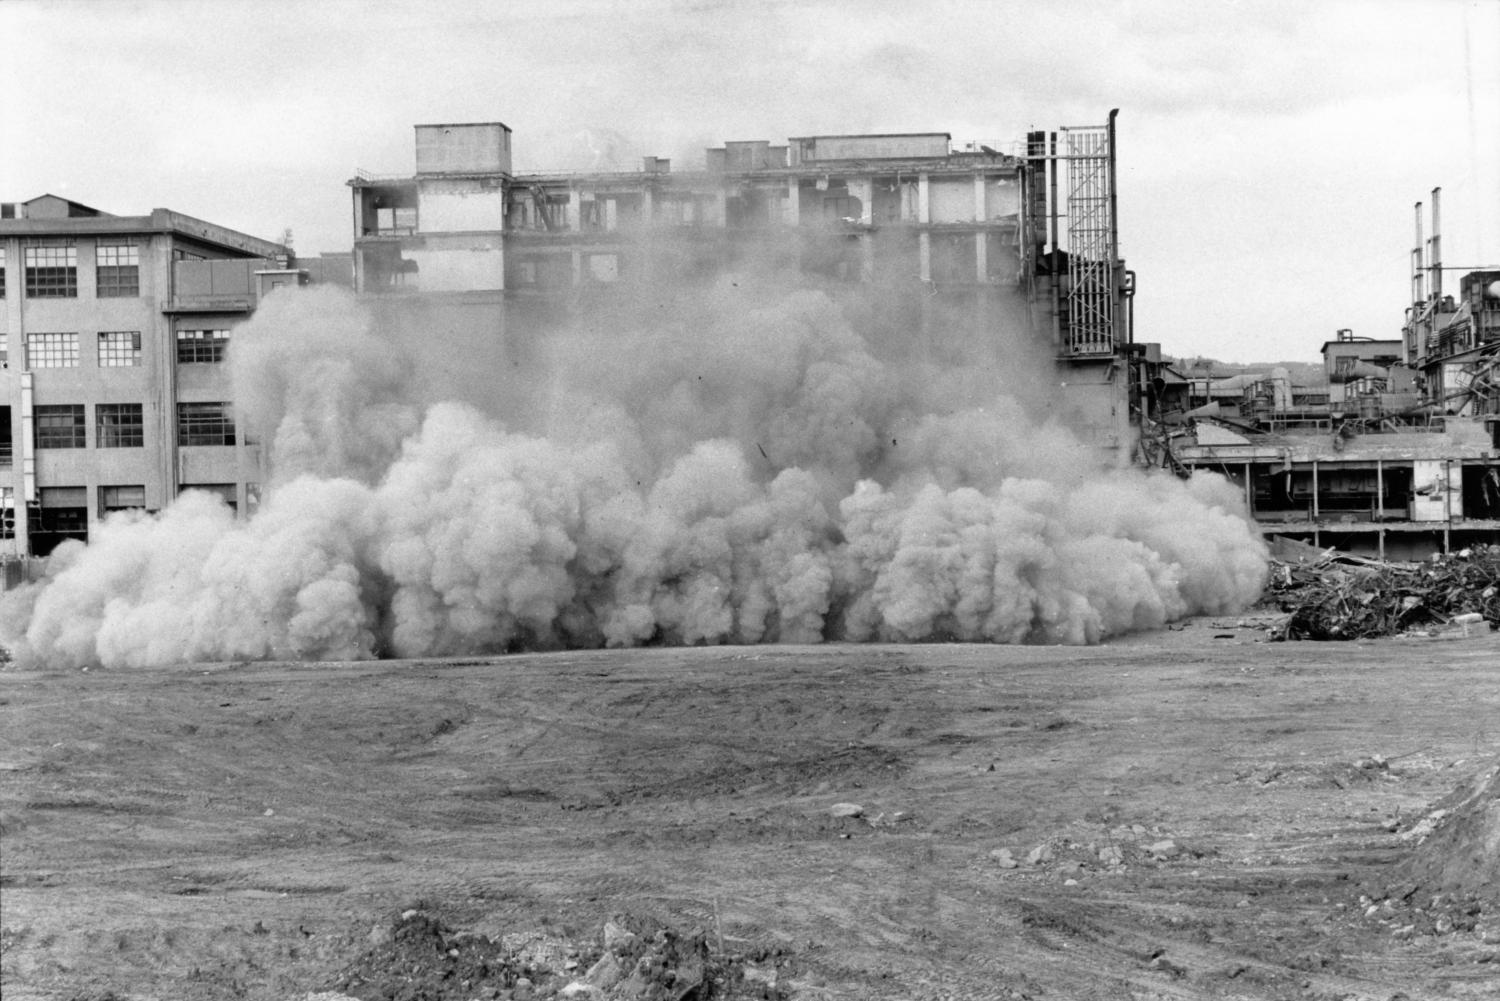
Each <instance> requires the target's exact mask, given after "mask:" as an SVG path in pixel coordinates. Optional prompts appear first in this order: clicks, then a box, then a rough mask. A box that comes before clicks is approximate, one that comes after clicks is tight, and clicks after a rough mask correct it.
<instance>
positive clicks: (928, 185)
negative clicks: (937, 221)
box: [917, 174, 932, 223]
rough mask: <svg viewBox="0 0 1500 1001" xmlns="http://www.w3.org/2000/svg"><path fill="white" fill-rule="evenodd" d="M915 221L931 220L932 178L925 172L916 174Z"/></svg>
mask: <svg viewBox="0 0 1500 1001" xmlns="http://www.w3.org/2000/svg"><path fill="white" fill-rule="evenodd" d="M917 222H919V223H929V222H932V179H931V178H930V177H929V176H928V175H926V174H918V175H917Z"/></svg>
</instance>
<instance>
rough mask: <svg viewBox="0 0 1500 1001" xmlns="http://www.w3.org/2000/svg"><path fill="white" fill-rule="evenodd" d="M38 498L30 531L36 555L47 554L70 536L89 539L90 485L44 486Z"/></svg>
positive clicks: (32, 547)
mask: <svg viewBox="0 0 1500 1001" xmlns="http://www.w3.org/2000/svg"><path fill="white" fill-rule="evenodd" d="M37 500H38V502H39V507H38V511H37V518H36V521H35V523H34V524H32V525H31V526H30V531H29V532H27V535H28V536H29V538H30V543H31V554H32V555H33V556H46V555H47V554H49V553H51V552H52V550H54V549H56V548H57V547H58V545H59V544H61V543H62V542H64V541H66V540H67V539H77V540H78V541H79V542H87V541H88V540H89V507H88V488H87V487H42V488H41V489H40V490H38V491H37Z"/></svg>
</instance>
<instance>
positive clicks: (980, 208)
mask: <svg viewBox="0 0 1500 1001" xmlns="http://www.w3.org/2000/svg"><path fill="white" fill-rule="evenodd" d="M985 216H986V213H985V207H984V175H983V174H975V175H974V221H975V222H984V220H985ZM989 250H990V247H989V241H988V240H986V239H985V233H984V230H980V231H979V232H977V233H975V234H974V280H975V281H977V282H979V283H981V284H983V283H984V282H986V281H988V280H989V274H990V267H989Z"/></svg>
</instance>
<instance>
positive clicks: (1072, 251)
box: [348, 115, 1150, 447]
mask: <svg viewBox="0 0 1500 1001" xmlns="http://www.w3.org/2000/svg"><path fill="white" fill-rule="evenodd" d="M1018 145H1019V146H1021V147H1023V148H1020V149H1017V151H1016V152H1014V153H1006V152H1001V151H1000V150H999V149H997V148H996V146H994V145H990V144H986V143H979V142H967V143H965V142H960V143H955V142H954V141H953V139H952V137H951V136H950V135H949V134H947V133H943V132H923V133H903V134H881V135H820V136H802V137H795V138H792V139H790V140H788V141H787V142H786V143H785V144H782V145H773V144H772V143H771V142H770V141H768V140H753V141H742V142H727V143H725V144H724V145H723V146H722V147H715V148H711V149H708V150H707V151H706V153H705V157H704V163H703V166H702V167H701V168H695V169H691V170H678V169H674V167H673V164H672V163H671V162H670V161H669V160H667V159H664V158H660V157H654V156H648V157H645V158H644V161H643V163H642V165H641V169H640V170H630V171H618V170H615V171H585V172H575V173H534V172H524V171H523V172H516V171H515V170H514V168H513V165H512V135H511V130H510V129H509V128H508V127H507V126H506V125H504V124H503V123H500V122H484V123H467V124H437V125H418V126H416V170H415V172H414V173H412V174H398V175H375V174H370V173H367V172H365V171H358V172H357V174H356V176H355V177H354V178H352V179H351V180H350V181H349V182H348V184H349V186H350V187H351V188H352V189H353V220H354V272H355V282H356V286H357V288H358V290H359V291H360V292H362V293H365V294H369V295H380V296H387V297H395V296H407V297H417V298H426V299H429V300H431V299H434V298H440V299H442V300H444V302H445V303H446V304H447V308H451V307H452V306H453V305H454V304H459V305H461V306H462V307H464V308H469V309H471V310H476V311H479V312H480V313H481V314H482V317H483V319H484V320H485V321H486V322H487V323H489V324H491V325H492V326H493V329H495V330H496V332H497V334H498V335H499V336H500V337H501V338H502V339H503V338H506V337H507V336H508V335H510V334H516V335H524V334H525V333H526V331H524V330H522V329H520V327H524V326H526V325H527V324H529V322H530V320H531V319H532V318H533V317H534V316H535V315H536V314H537V313H538V312H546V311H547V310H548V309H549V308H553V309H555V308H556V306H557V304H558V303H568V302H576V301H578V300H579V299H580V298H582V297H589V296H600V295H608V294H610V292H609V290H610V289H611V288H612V287H615V286H618V285H623V284H628V283H629V282H630V281H632V280H633V279H634V278H636V277H640V276H650V275H652V274H653V273H662V272H664V271H666V270H667V269H671V273H672V274H674V275H680V274H683V273H694V274H699V275H703V274H720V275H722V274H724V273H726V272H732V271H734V270H735V269H737V268H741V267H746V266H748V265H749V264H750V263H751V262H755V263H757V264H760V265H765V264H771V265H774V266H780V267H790V268H791V269H792V270H794V271H797V272H800V273H802V274H803V275H806V276H808V277H809V278H812V279H815V280H826V281H828V282H833V283H841V284H848V285H849V286H851V287H857V286H858V285H859V284H864V285H865V286H867V287H869V286H876V287H878V288H879V289H881V290H883V291H887V292H889V293H890V294H889V295H886V296H885V297H884V298H883V299H882V303H883V305H884V306H886V307H887V309H886V312H885V315H884V322H887V323H889V324H890V325H891V326H892V327H893V328H896V329H900V330H904V331H908V332H910V336H911V337H912V339H913V341H921V342H923V343H927V344H934V343H937V340H936V338H938V337H940V335H941V333H942V330H943V328H945V327H948V326H961V327H963V328H964V329H965V332H966V334H967V332H969V331H972V330H973V329H976V328H977V329H979V330H981V331H989V332H990V333H991V334H992V335H993V336H994V337H995V338H997V339H998V340H1000V343H1001V344H1002V346H1004V343H1005V342H1004V340H1003V339H1004V338H1016V339H1017V340H1016V341H1015V342H1014V343H1013V344H1012V345H1010V346H1011V347H1013V348H1014V349H1015V350H1016V351H1020V350H1023V349H1024V350H1026V351H1027V352H1028V353H1036V352H1037V351H1038V349H1040V351H1041V352H1042V353H1050V354H1051V355H1052V356H1053V357H1054V358H1055V359H1056V360H1057V363H1058V365H1059V368H1060V377H1059V379H1058V380H1057V385H1056V389H1055V393H1054V398H1055V404H1056V409H1057V411H1058V412H1066V413H1067V414H1068V416H1069V418H1070V419H1071V420H1072V422H1073V423H1074V424H1075V425H1083V426H1085V427H1086V428H1088V429H1089V430H1090V431H1091V433H1092V434H1093V436H1094V438H1095V439H1096V440H1097V441H1099V442H1100V443H1101V444H1103V445H1106V446H1115V447H1119V446H1125V445H1128V443H1129V442H1130V440H1131V437H1132V435H1131V429H1130V423H1131V414H1132V412H1133V409H1134V408H1135V407H1137V406H1138V403H1139V392H1138V387H1139V384H1140V380H1139V378H1138V374H1139V372H1140V371H1141V368H1142V366H1140V365H1138V364H1136V363H1137V362H1138V361H1141V360H1144V359H1145V357H1146V356H1147V354H1149V353H1150V352H1148V351H1147V350H1146V346H1135V345H1132V343H1131V341H1132V335H1131V330H1130V309H1129V299H1130V295H1131V294H1132V291H1133V281H1132V279H1133V275H1132V274H1131V273H1130V272H1128V271H1126V270H1125V268H1124V266H1123V263H1122V262H1121V260H1120V257H1119V253H1118V240H1117V238H1116V228H1115V197H1114V122H1113V115H1111V118H1110V123H1109V125H1107V126H1099V127H1087V128H1076V129H1064V130H1062V140H1061V143H1060V142H1059V137H1058V133H1055V132H1054V133H1051V134H1047V133H1041V132H1037V133H1032V134H1031V135H1030V136H1028V137H1027V140H1026V142H1025V143H1024V144H1018ZM1060 188H1062V190H1061V191H1060V190H1059V189H1060ZM1060 220H1061V221H1062V222H1060ZM1064 222H1065V224H1066V227H1067V236H1066V240H1065V241H1064V239H1063V238H1062V235H1061V234H1060V232H1059V227H1060V225H1061V224H1063V223H1064ZM664 245H669V246H670V247H671V248H672V253H670V254H667V255H664V254H663V246H664ZM1064 247H1066V249H1064ZM956 318H957V319H958V322H957V323H956V324H955V322H954V321H955V319H956ZM1021 340H1024V341H1026V342H1027V343H1025V344H1022V343H1021Z"/></svg>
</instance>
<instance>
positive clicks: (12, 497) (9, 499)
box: [0, 487, 16, 539]
mask: <svg viewBox="0 0 1500 1001" xmlns="http://www.w3.org/2000/svg"><path fill="white" fill-rule="evenodd" d="M15 537H16V489H15V487H0V539H14V538H15Z"/></svg>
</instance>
